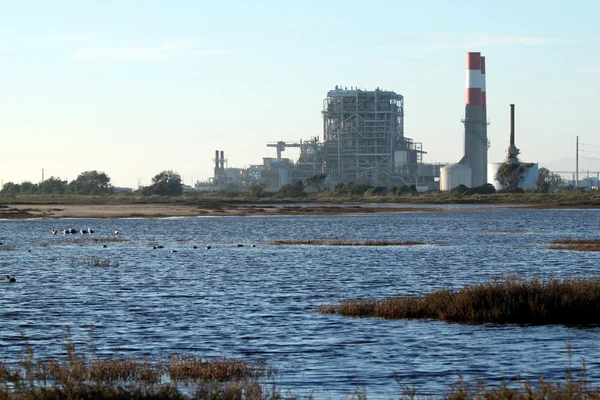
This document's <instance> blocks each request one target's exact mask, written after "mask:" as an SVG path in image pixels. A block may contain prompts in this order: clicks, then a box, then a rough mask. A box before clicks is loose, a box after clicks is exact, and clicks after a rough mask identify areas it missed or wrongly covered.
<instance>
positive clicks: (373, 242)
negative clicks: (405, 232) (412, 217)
mask: <svg viewBox="0 0 600 400" xmlns="http://www.w3.org/2000/svg"><path fill="white" fill-rule="evenodd" d="M267 244H270V245H275V246H289V245H304V246H421V245H424V244H425V243H423V242H416V241H411V240H407V241H389V240H367V241H362V242H360V241H351V240H325V239H308V240H275V241H273V242H268V243H267Z"/></svg>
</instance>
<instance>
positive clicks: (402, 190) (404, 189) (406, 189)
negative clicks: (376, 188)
mask: <svg viewBox="0 0 600 400" xmlns="http://www.w3.org/2000/svg"><path fill="white" fill-rule="evenodd" d="M409 193H410V187H409V186H408V185H402V186H399V187H398V189H396V194H397V195H398V196H402V195H404V194H409Z"/></svg>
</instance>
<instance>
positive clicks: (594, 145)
mask: <svg viewBox="0 0 600 400" xmlns="http://www.w3.org/2000/svg"><path fill="white" fill-rule="evenodd" d="M579 144H580V145H584V146H592V147H600V145H597V144H588V143H581V142H579Z"/></svg>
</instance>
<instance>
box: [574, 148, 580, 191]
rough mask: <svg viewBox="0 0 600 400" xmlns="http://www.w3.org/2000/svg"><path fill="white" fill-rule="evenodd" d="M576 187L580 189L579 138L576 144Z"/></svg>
mask: <svg viewBox="0 0 600 400" xmlns="http://www.w3.org/2000/svg"><path fill="white" fill-rule="evenodd" d="M575 147H576V148H575V187H576V188H578V187H579V136H577V141H576V142H575Z"/></svg>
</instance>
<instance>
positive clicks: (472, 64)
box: [467, 53, 483, 107]
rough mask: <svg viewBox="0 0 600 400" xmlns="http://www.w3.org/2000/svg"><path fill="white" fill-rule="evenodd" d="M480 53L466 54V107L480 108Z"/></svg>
mask: <svg viewBox="0 0 600 400" xmlns="http://www.w3.org/2000/svg"><path fill="white" fill-rule="evenodd" d="M481 68H482V67H481V53H467V106H473V107H481V106H482V104H481V91H482V88H483V76H482V74H481Z"/></svg>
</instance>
